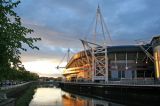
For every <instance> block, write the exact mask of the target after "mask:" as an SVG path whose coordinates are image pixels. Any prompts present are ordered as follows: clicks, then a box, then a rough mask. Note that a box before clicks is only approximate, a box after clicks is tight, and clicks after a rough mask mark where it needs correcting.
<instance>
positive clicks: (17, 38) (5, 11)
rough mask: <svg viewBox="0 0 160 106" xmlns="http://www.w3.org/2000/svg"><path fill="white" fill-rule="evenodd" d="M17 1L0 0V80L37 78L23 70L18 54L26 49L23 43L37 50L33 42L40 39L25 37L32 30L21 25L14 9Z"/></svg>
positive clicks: (35, 75)
mask: <svg viewBox="0 0 160 106" xmlns="http://www.w3.org/2000/svg"><path fill="white" fill-rule="evenodd" d="M19 3H20V1H19V0H18V1H17V0H0V73H1V74H0V80H8V79H14V80H17V79H18V80H29V79H35V78H37V74H34V73H30V72H28V71H26V70H25V68H24V66H23V65H22V62H21V61H20V54H21V51H27V49H26V48H24V47H23V44H26V45H28V46H29V47H30V48H32V49H37V50H39V48H38V47H37V46H34V45H33V43H34V42H37V41H39V40H41V39H40V38H32V37H27V35H28V34H31V33H32V32H33V30H32V29H28V28H26V27H24V26H22V23H21V18H20V17H19V16H18V15H17V13H16V12H15V11H14V8H16V7H17V6H18V4H19Z"/></svg>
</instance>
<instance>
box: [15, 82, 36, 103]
mask: <svg viewBox="0 0 160 106" xmlns="http://www.w3.org/2000/svg"><path fill="white" fill-rule="evenodd" d="M36 88H37V86H36V85H33V84H32V85H31V86H30V87H29V88H28V89H27V90H26V91H25V92H24V94H23V95H22V96H21V97H19V98H17V100H16V106H28V105H29V103H30V101H31V100H32V98H33V95H34V93H35V89H36Z"/></svg>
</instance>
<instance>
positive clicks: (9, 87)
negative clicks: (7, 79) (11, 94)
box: [0, 82, 31, 90]
mask: <svg viewBox="0 0 160 106" xmlns="http://www.w3.org/2000/svg"><path fill="white" fill-rule="evenodd" d="M29 83H31V82H26V83H22V84H17V85H6V86H2V87H0V90H7V89H11V88H16V87H20V86H24V85H27V84H29Z"/></svg>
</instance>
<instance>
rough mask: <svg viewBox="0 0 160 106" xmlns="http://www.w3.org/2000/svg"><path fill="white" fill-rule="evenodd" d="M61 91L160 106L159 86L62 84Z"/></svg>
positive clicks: (141, 104) (138, 105) (122, 101)
mask: <svg viewBox="0 0 160 106" xmlns="http://www.w3.org/2000/svg"><path fill="white" fill-rule="evenodd" d="M60 87H61V89H63V90H65V91H68V92H72V93H75V94H80V95H85V96H90V97H95V98H99V99H104V100H108V101H114V102H118V103H121V104H126V105H134V106H153V105H159V104H160V103H159V98H160V96H159V93H160V87H159V86H152V85H151V86H144V85H142V86H141V85H133V86H127V85H114V84H113V85H107V84H100V83H99V84H98V83H97V84H96V83H95V84H93V83H61V84H60Z"/></svg>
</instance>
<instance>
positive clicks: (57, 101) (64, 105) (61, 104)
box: [29, 87, 124, 106]
mask: <svg viewBox="0 0 160 106" xmlns="http://www.w3.org/2000/svg"><path fill="white" fill-rule="evenodd" d="M29 106H124V105H120V104H117V103H112V102H107V101H104V100H98V99H94V98H89V97H84V96H79V95H75V94H71V93H68V92H65V91H62V90H61V89H60V88H56V87H53V88H51V87H50V88H47V87H43V88H38V89H36V92H35V94H34V96H33V99H32V100H31V102H30V104H29Z"/></svg>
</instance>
